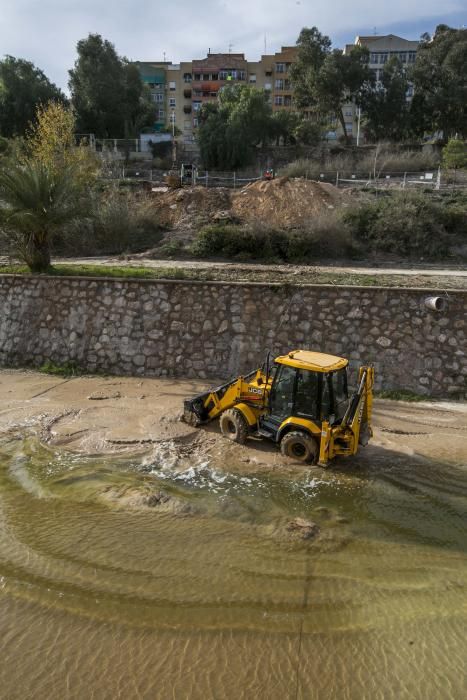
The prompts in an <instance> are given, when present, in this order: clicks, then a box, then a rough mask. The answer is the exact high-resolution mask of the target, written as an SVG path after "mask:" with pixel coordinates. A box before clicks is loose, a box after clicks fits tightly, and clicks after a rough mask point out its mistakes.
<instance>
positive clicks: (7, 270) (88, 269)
mask: <svg viewBox="0 0 467 700" xmlns="http://www.w3.org/2000/svg"><path fill="white" fill-rule="evenodd" d="M1 273H3V274H6V275H27V276H31V275H32V273H31V272H30V270H29V269H28V268H27V267H26V265H3V266H2V265H0V274H1ZM190 273H191V271H190V270H183V269H181V268H176V267H165V268H164V267H157V268H151V267H131V266H126V267H125V266H123V265H122V266H120V265H61V264H59V265H53V266H52V267H51V268H49V270H48V271H47V273H45V274H46V275H47V276H52V277H115V278H118V279H125V278H135V279H193V278H196V275H195V274H190ZM35 276H38V275H35ZM39 276H40V275H39Z"/></svg>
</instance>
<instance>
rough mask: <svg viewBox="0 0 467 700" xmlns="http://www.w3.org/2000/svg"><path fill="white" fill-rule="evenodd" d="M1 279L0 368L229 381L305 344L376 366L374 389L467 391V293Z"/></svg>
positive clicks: (440, 394)
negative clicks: (436, 306) (437, 307)
mask: <svg viewBox="0 0 467 700" xmlns="http://www.w3.org/2000/svg"><path fill="white" fill-rule="evenodd" d="M434 294H435V293H434V292H433V290H422V289H393V288H391V289H388V288H386V289H384V288H375V287H371V288H365V287H333V286H318V285H316V286H315V285H308V286H302V287H301V286H290V285H276V284H269V285H268V284H239V283H230V284H227V283H225V284H224V283H219V282H209V283H208V282H187V281H152V280H112V279H103V278H99V279H97V278H96V279H90V278H86V279H84V278H78V277H70V278H65V277H24V276H10V275H3V276H0V364H2V365H8V366H24V365H29V364H31V365H34V366H40V365H42V364H43V363H44V362H45V361H47V360H51V361H53V362H55V363H57V364H59V363H64V362H66V361H70V360H73V361H75V362H76V363H77V364H78V365H79V366H81V367H82V368H84V369H86V370H89V371H101V372H110V373H114V374H129V375H143V374H144V375H147V376H188V377H201V378H207V377H212V376H217V377H226V376H231V375H234V374H237V373H239V372H243V371H246V370H248V369H251V368H253V367H255V366H258V365H259V364H261V363H262V361H263V359H264V356H265V352H266V350H267V349H271V350H272V352H273V353H274V354H280V353H283V352H285V351H286V350H289V349H293V348H298V347H305V348H313V349H318V350H321V351H326V352H329V353H333V354H337V355H340V354H342V355H344V356H347V357H349V358H350V359H351V364H352V365H353V366H354V367H355V366H357V365H358V364H360V363H362V362H372V363H374V364H375V367H376V377H377V388H385V389H407V390H410V391H413V392H416V393H421V394H427V395H431V396H437V397H459V398H464V399H467V347H466V346H467V343H466V340H467V291H450V292H449V294H445V295H444V296H445V298H446V300H447V308H446V310H445V311H443V312H437V311H432V310H429V309H428V308H426V306H425V303H424V301H425V299H426V298H427V297H429V296H432V295H434Z"/></svg>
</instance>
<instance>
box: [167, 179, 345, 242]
mask: <svg viewBox="0 0 467 700" xmlns="http://www.w3.org/2000/svg"><path fill="white" fill-rule="evenodd" d="M347 200H348V197H347V195H345V194H343V193H341V192H339V190H338V189H337V188H336V187H334V186H333V185H330V184H328V183H325V182H313V181H311V180H303V179H301V178H288V177H279V178H277V179H276V180H271V181H258V182H254V183H252V184H250V185H248V186H247V187H245V188H244V189H242V190H229V189H227V188H225V187H212V188H206V187H201V186H198V187H186V188H183V189H179V190H169V191H168V192H161V193H157V194H156V193H155V196H154V199H153V207H154V211H155V213H156V215H157V217H158V219H159V221H160V223H161V225H162V226H164V227H165V228H169V229H178V230H184V231H190V230H191V231H195V230H197V229H199V228H200V227H201V226H203V225H206V224H211V223H216V222H219V221H233V222H239V223H249V222H254V221H262V222H264V223H268V224H270V225H271V226H272V227H274V228H280V229H283V228H295V227H297V226H300V225H301V224H304V223H305V222H306V221H307V220H309V219H312V218H314V217H315V216H317V215H318V214H320V213H321V212H323V211H328V210H331V209H335V208H338V207H340V206H342V205H343V204H345V202H346V201H347Z"/></svg>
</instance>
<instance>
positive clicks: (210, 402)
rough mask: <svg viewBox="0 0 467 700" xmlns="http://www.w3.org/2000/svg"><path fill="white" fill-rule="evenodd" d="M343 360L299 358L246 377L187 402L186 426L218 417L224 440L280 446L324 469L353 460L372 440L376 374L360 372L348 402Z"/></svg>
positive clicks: (315, 355) (303, 353) (304, 354)
mask: <svg viewBox="0 0 467 700" xmlns="http://www.w3.org/2000/svg"><path fill="white" fill-rule="evenodd" d="M348 364H349V361H348V360H346V359H345V358H343V357H336V356H334V355H327V354H324V353H320V352H311V351H308V350H294V351H292V352H289V353H288V355H282V356H280V357H276V359H275V360H274V362H273V363H272V365H271V364H270V360H269V355H268V358H267V359H266V362H265V363H264V365H263V366H262V367H261V368H260V369H257V370H254V371H253V372H250V373H249V374H248V375H246V376H244V377H237V378H235V379H232V380H231V381H230V382H227V383H226V384H223V385H222V386H219V387H217V388H215V389H210V390H209V391H207V392H205V393H203V394H199V395H198V396H195V397H194V398H192V399H187V400H186V401H185V404H184V420H185V421H186V422H187V423H190V424H191V425H201V424H202V423H207V422H208V421H210V420H212V419H213V418H216V417H219V419H220V427H221V431H222V434H223V435H225V436H226V437H227V438H229V439H230V440H234V441H235V442H239V443H245V441H246V440H247V438H248V437H249V436H254V437H263V438H266V439H269V440H272V441H274V442H275V443H277V444H279V445H280V448H281V452H282V454H283V455H285V456H287V457H291V458H293V459H295V460H299V461H301V462H309V463H314V464H316V463H317V464H319V465H320V466H323V467H326V466H327V465H328V463H329V461H330V460H332V459H333V458H334V457H336V456H338V455H354V454H356V452H357V450H358V446H359V445H366V444H367V443H368V440H369V439H370V437H371V436H372V434H373V433H372V430H371V412H372V403H373V384H374V369H373V367H371V366H362V367H360V369H359V373H358V387H357V390H356V391H355V393H354V394H353V395H352V396H351V397H349V394H348V388H347V367H348Z"/></svg>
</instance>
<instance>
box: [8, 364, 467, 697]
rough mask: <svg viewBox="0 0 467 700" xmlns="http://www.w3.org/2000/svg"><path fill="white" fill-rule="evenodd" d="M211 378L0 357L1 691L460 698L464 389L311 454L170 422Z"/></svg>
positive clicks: (380, 405)
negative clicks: (115, 373)
mask: <svg viewBox="0 0 467 700" xmlns="http://www.w3.org/2000/svg"><path fill="white" fill-rule="evenodd" d="M205 385H206V383H205V382H203V383H198V384H197V383H195V382H192V381H181V380H162V379H161V380H155V379H145V380H141V379H131V378H116V377H109V378H101V377H79V378H72V379H62V378H60V377H51V376H46V375H41V374H38V373H35V372H20V371H7V370H5V371H2V372H0V397H1V400H2V402H1V406H0V640H1V641H0V653H1V655H2V664H1V665H0V688H1V689H2V691H1V692H0V695H1V697H2V698H3V697H5V698H8V700H10V699H12V700H13V699H15V700H16V698H18V699H19V698H25V697H34V698H83V697H96V698H109V699H110V698H218V697H226V698H235V699H236V698H265V699H266V698H267V699H268V700H269V698H272V699H275V698H277V699H278V700H279V698H280V699H281V700H282V699H283V698H285V699H288V698H291V699H292V698H303V699H306V698H339V699H340V698H372V699H373V698H424V699H425V698H427V697H429V698H456V699H457V698H462V697H464V696H465V678H464V671H463V665H464V660H465V657H466V655H467V642H466V636H465V629H466V622H467V608H466V606H465V599H466V598H465V593H466V588H467V529H466V524H465V513H466V506H467V496H466V493H467V488H466V487H467V441H466V436H467V406H466V405H465V404H455V403H449V404H448V403H446V404H444V403H439V404H428V403H422V404H407V403H399V402H390V401H380V400H377V401H376V402H375V416H374V424H375V436H374V439H373V440H372V442H371V444H370V445H369V446H368V447H367V448H366V449H364V450H362V451H361V452H360V453H359V454H358V456H357V457H355V458H353V459H349V460H341V461H339V462H336V463H335V464H334V465H333V467H332V469H328V470H325V471H324V470H322V469H320V468H317V467H314V468H304V467H303V466H301V465H298V464H293V463H291V462H287V463H285V462H284V460H283V458H282V457H281V456H280V454H279V453H278V451H277V450H276V448H275V447H274V446H273V445H268V444H266V443H260V442H258V441H250V442H249V443H248V444H247V445H246V446H238V445H233V444H231V443H229V442H228V441H226V440H225V439H223V438H222V437H221V436H220V435H219V432H218V429H217V426H216V425H212V426H208V427H207V428H203V429H193V428H191V427H189V426H187V425H185V424H183V423H181V422H180V421H179V419H178V418H179V414H180V413H181V410H182V402H183V399H184V398H185V397H187V396H191V395H193V394H194V393H196V392H197V391H199V390H200V389H202V388H204V387H205ZM297 519H298V520H299V521H300V520H306V521H307V522H313V523H314V524H315V525H316V528H317V530H316V532H317V533H318V534H317V535H316V536H313V537H310V538H307V537H303V536H302V535H303V531H301V530H300V528H298V530H297V529H291V528H290V523H293V522H294V521H296V520H297Z"/></svg>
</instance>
